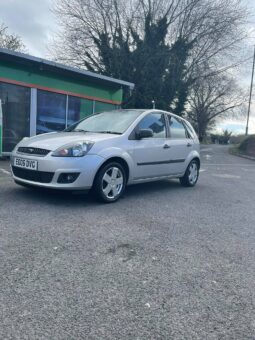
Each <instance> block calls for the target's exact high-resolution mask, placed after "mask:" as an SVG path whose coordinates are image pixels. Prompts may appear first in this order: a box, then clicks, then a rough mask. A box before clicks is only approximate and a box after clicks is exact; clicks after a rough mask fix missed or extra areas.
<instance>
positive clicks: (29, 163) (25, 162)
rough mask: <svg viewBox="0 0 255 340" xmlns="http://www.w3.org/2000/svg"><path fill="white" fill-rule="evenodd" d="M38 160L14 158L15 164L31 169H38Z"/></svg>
mask: <svg viewBox="0 0 255 340" xmlns="http://www.w3.org/2000/svg"><path fill="white" fill-rule="evenodd" d="M37 165H38V162H37V161H34V160H32V159H24V158H17V157H15V159H14V166H17V167H19V168H25V169H29V170H37Z"/></svg>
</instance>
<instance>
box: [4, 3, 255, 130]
mask: <svg viewBox="0 0 255 340" xmlns="http://www.w3.org/2000/svg"><path fill="white" fill-rule="evenodd" d="M212 1H213V0H212ZM246 1H247V4H248V8H249V11H250V13H251V14H252V16H251V18H250V23H249V29H255V0H246ZM53 3H54V0H0V24H1V23H4V24H5V25H6V26H8V29H9V31H10V32H11V33H15V34H18V35H19V36H20V37H21V38H22V41H23V42H24V44H25V45H26V47H27V50H28V52H29V54H31V55H34V56H37V57H42V58H49V52H48V49H47V47H48V46H49V44H50V41H51V39H52V37H53V36H54V33H55V32H56V31H57V23H56V19H55V17H54V14H53V13H51V10H50V8H51V7H52V5H53ZM253 37H254V38H253V39H250V40H249V42H248V44H247V47H246V48H247V50H248V54H249V55H252V53H253V45H254V44H255V32H254V34H253ZM251 68H252V64H251V62H250V63H247V67H246V68H245V69H244V71H243V73H244V74H245V76H244V77H243V78H242V84H243V85H244V87H245V88H246V87H247V88H248V87H249V85H250V74H251ZM253 93H254V94H253V102H255V87H254V92H253ZM226 127H231V129H233V131H238V132H243V131H244V129H245V119H244V118H243V119H240V120H235V121H233V120H229V119H227V120H226V122H223V123H222V124H221V125H218V128H219V129H221V128H226ZM250 131H252V132H254V133H255V104H253V105H252V112H251V124H250Z"/></svg>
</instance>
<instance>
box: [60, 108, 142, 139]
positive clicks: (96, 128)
mask: <svg viewBox="0 0 255 340" xmlns="http://www.w3.org/2000/svg"><path fill="white" fill-rule="evenodd" d="M142 112H144V111H143V110H115V111H109V112H102V113H98V114H95V115H92V116H90V117H88V118H85V119H84V120H82V121H80V122H78V123H76V124H74V125H72V126H70V127H69V128H68V129H66V130H65V131H85V132H100V133H114V134H122V133H124V132H125V131H126V130H127V128H128V127H129V126H130V125H131V124H132V123H133V122H134V121H135V120H136V118H137V117H138V116H139V115H140V114H141V113H142Z"/></svg>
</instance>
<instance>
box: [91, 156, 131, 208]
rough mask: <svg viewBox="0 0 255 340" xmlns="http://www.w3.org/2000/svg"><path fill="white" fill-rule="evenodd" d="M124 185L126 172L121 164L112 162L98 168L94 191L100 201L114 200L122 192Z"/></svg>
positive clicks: (109, 201)
mask: <svg viewBox="0 0 255 340" xmlns="http://www.w3.org/2000/svg"><path fill="white" fill-rule="evenodd" d="M125 187H126V173H125V170H124V168H123V167H122V165H121V164H119V163H117V162H112V163H108V164H106V165H105V166H104V167H103V168H102V169H100V170H99V172H98V174H97V176H96V179H95V182H94V187H93V189H94V193H95V195H96V198H97V199H98V200H100V201H103V202H107V203H111V202H116V201H117V200H118V199H119V198H120V197H121V195H122V194H123V193H124V191H125Z"/></svg>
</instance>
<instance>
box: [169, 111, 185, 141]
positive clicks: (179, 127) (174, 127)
mask: <svg viewBox="0 0 255 340" xmlns="http://www.w3.org/2000/svg"><path fill="white" fill-rule="evenodd" d="M168 121H169V126H170V136H171V138H174V139H177V138H187V133H186V130H185V128H184V126H183V124H182V123H181V122H180V121H178V120H177V119H176V118H174V117H172V116H168Z"/></svg>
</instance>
